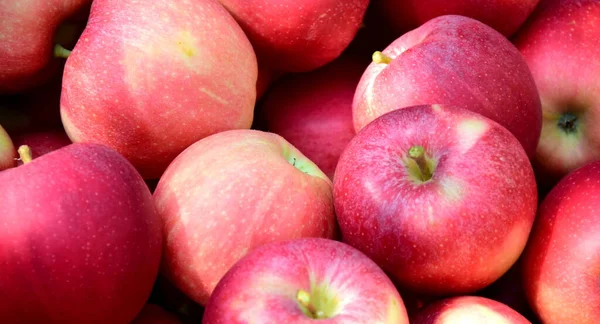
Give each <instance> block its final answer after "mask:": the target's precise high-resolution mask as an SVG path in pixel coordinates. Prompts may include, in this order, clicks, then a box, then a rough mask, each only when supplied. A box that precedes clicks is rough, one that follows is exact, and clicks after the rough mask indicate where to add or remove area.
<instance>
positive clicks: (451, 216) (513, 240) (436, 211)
mask: <svg viewBox="0 0 600 324" xmlns="http://www.w3.org/2000/svg"><path fill="white" fill-rule="evenodd" d="M334 197H335V199H334V202H335V211H336V214H337V219H338V222H339V226H340V229H341V232H342V237H343V240H344V241H345V242H347V243H349V244H350V245H352V246H354V247H356V248H358V249H359V250H361V251H363V252H364V253H365V254H367V255H368V256H369V257H371V258H372V259H373V260H374V261H375V262H377V264H379V265H380V266H381V267H382V268H383V269H384V270H386V271H387V273H389V274H390V276H391V277H392V279H394V280H395V281H396V282H397V283H398V285H399V287H401V288H406V289H408V290H411V291H414V292H416V293H422V294H431V295H447V294H465V293H470V292H474V291H476V290H478V289H481V288H483V287H485V286H487V285H489V284H491V283H492V282H493V281H495V280H496V279H498V278H499V277H500V276H501V275H502V274H504V273H505V272H506V271H507V270H508V269H509V268H510V267H511V266H512V265H513V263H514V262H515V261H516V260H517V258H518V257H519V255H520V254H521V252H522V250H523V248H524V246H525V243H526V241H527V237H528V235H529V232H530V230H531V226H532V223H533V220H534V217H535V212H536V207H537V189H536V183H535V179H534V175H533V170H532V167H531V163H530V162H529V159H528V158H527V154H525V151H524V150H523V147H522V146H521V145H520V144H519V142H518V141H517V139H516V138H515V137H514V136H513V135H512V134H511V133H510V132H509V131H508V130H506V129H505V128H504V127H502V126H501V125H499V124H498V123H496V122H494V121H492V120H491V119H489V118H486V117H483V116H481V115H479V114H477V113H474V112H471V111H469V110H466V109H462V108H454V107H449V106H441V105H432V106H413V107H407V108H404V109H399V110H395V111H392V112H390V113H387V114H385V115H383V116H381V117H379V118H377V119H376V120H374V121H373V122H371V123H370V124H369V125H367V126H366V127H365V128H363V130H361V131H360V132H359V133H358V134H357V135H356V136H355V137H354V138H353V139H352V140H351V141H350V143H349V144H348V146H346V149H345V150H344V152H343V153H342V156H341V157H340V160H339V162H338V166H337V169H336V171H335V176H334Z"/></svg>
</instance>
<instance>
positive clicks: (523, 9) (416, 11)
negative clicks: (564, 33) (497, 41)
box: [379, 0, 540, 37]
mask: <svg viewBox="0 0 600 324" xmlns="http://www.w3.org/2000/svg"><path fill="white" fill-rule="evenodd" d="M539 1H540V0H508V1H507V0H458V1H457V0H453V1H444V0H382V1H381V3H380V4H379V7H380V8H381V12H382V13H383V15H384V16H385V17H386V20H387V21H388V22H389V23H390V24H391V25H392V26H393V27H394V30H396V32H397V33H398V35H401V34H403V33H405V32H407V31H409V30H411V29H414V28H417V27H419V26H421V25H423V24H425V23H426V22H427V21H429V20H430V19H433V18H436V17H439V16H443V15H461V16H466V17H470V18H473V19H477V20H479V21H481V22H482V23H484V24H486V25H488V26H490V27H492V28H494V29H495V30H497V31H498V32H500V33H501V34H503V35H504V36H506V37H510V36H511V35H513V34H514V33H515V32H516V31H517V30H518V29H519V27H520V26H521V25H522V24H523V23H524V22H525V21H526V19H527V17H529V15H530V14H531V12H532V11H533V10H534V9H535V7H536V5H537V4H538V2H539Z"/></svg>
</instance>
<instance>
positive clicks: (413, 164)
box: [404, 145, 436, 183]
mask: <svg viewBox="0 0 600 324" xmlns="http://www.w3.org/2000/svg"><path fill="white" fill-rule="evenodd" d="M404 165H405V166H406V168H407V170H408V174H409V176H410V177H411V178H412V179H413V181H415V182H417V183H424V182H427V181H429V180H431V178H433V172H434V171H435V167H436V161H435V160H434V159H433V158H431V157H429V156H428V155H427V153H426V152H425V148H423V146H421V145H415V146H413V147H411V148H410V149H409V150H408V156H407V157H405V158H404Z"/></svg>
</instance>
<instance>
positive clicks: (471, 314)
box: [410, 296, 531, 324]
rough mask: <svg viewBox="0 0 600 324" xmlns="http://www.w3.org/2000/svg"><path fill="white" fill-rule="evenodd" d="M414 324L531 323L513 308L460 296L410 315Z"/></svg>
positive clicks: (484, 299)
mask: <svg viewBox="0 0 600 324" xmlns="http://www.w3.org/2000/svg"><path fill="white" fill-rule="evenodd" d="M410 322H411V323H414V324H458V323H461V324H469V323H472V324H481V323H486V324H531V322H529V321H528V320H527V319H526V318H525V317H523V316H522V315H521V314H519V313H518V312H517V311H515V310H514V309H512V308H510V307H508V306H506V305H504V304H502V303H500V302H497V301H495V300H491V299H488V298H484V297H475V296H460V297H452V298H446V299H443V300H440V301H437V302H435V303H433V304H431V305H429V306H427V307H425V308H423V309H421V310H420V311H419V313H418V314H417V315H415V316H414V317H411V319H410Z"/></svg>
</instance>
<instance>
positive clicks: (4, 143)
mask: <svg viewBox="0 0 600 324" xmlns="http://www.w3.org/2000/svg"><path fill="white" fill-rule="evenodd" d="M16 154H17V151H16V150H15V146H14V144H13V141H12V139H11V138H10V136H9V135H8V133H6V131H5V130H4V128H2V125H0V171H2V170H4V169H8V168H12V167H14V166H15V159H16V158H17V155H16Z"/></svg>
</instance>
